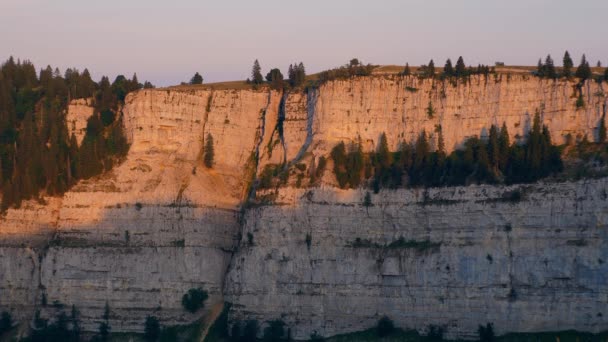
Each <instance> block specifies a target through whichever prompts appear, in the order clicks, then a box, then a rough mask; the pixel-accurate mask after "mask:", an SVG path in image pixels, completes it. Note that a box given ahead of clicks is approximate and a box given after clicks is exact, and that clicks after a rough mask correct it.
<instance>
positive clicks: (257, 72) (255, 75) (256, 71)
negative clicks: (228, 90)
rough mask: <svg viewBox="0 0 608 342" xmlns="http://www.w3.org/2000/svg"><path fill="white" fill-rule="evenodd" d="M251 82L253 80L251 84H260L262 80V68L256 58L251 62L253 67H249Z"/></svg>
mask: <svg viewBox="0 0 608 342" xmlns="http://www.w3.org/2000/svg"><path fill="white" fill-rule="evenodd" d="M251 82H253V84H262V83H263V82H264V77H262V68H261V67H260V62H258V60H257V59H256V60H255V61H254V62H253V68H252V69H251Z"/></svg>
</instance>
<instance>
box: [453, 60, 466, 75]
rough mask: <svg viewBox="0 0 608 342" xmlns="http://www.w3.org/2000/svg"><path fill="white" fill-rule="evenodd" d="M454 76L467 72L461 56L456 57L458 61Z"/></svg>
mask: <svg viewBox="0 0 608 342" xmlns="http://www.w3.org/2000/svg"><path fill="white" fill-rule="evenodd" d="M455 72H456V77H464V76H466V73H467V66H466V65H465V64H464V59H463V58H462V56H460V57H458V61H457V62H456V71H455Z"/></svg>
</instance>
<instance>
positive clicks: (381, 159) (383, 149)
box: [377, 132, 392, 169]
mask: <svg viewBox="0 0 608 342" xmlns="http://www.w3.org/2000/svg"><path fill="white" fill-rule="evenodd" d="M377 160H378V164H379V165H380V167H382V168H384V169H388V168H389V166H390V165H391V162H392V161H391V154H390V151H389V149H388V141H387V139H386V133H384V132H382V134H381V135H380V142H379V143H378V152H377Z"/></svg>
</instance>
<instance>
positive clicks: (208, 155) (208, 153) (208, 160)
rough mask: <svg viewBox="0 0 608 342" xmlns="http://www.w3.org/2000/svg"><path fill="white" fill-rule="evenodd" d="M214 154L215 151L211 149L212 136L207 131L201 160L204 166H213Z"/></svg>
mask: <svg viewBox="0 0 608 342" xmlns="http://www.w3.org/2000/svg"><path fill="white" fill-rule="evenodd" d="M214 156H215V151H214V149H213V136H211V133H207V140H206V141H205V152H204V155H203V162H204V163H205V166H206V167H208V168H212V167H213V159H214Z"/></svg>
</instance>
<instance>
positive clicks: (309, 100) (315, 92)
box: [288, 88, 319, 166]
mask: <svg viewBox="0 0 608 342" xmlns="http://www.w3.org/2000/svg"><path fill="white" fill-rule="evenodd" d="M318 99H319V89H317V88H314V89H313V88H309V89H308V90H307V91H306V112H307V115H306V140H304V144H303V145H302V147H301V148H300V150H299V151H298V153H297V154H296V156H295V157H294V158H293V159H292V160H291V161H290V162H289V164H288V166H291V165H294V164H296V163H297V162H299V161H300V159H302V157H303V156H304V153H306V151H308V147H309V146H310V144H311V143H312V138H313V136H314V132H313V128H312V126H313V124H314V120H315V111H316V107H317V100H318Z"/></svg>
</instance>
